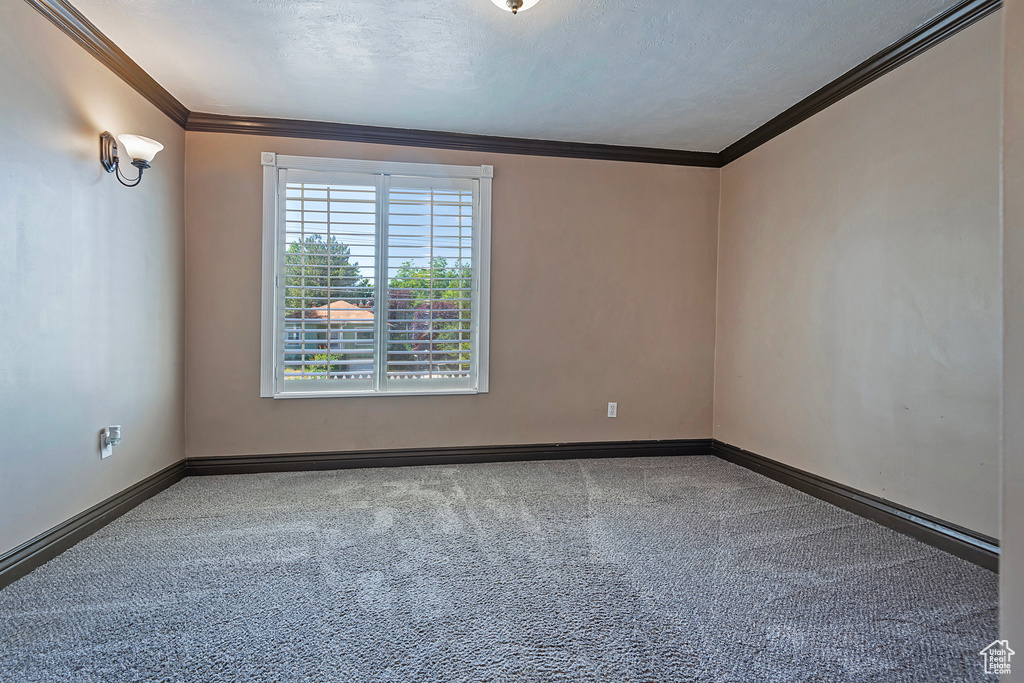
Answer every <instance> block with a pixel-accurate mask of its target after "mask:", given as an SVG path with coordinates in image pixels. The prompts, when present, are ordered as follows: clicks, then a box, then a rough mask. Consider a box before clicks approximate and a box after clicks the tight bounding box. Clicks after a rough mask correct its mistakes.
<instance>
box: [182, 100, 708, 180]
mask: <svg viewBox="0 0 1024 683" xmlns="http://www.w3.org/2000/svg"><path fill="white" fill-rule="evenodd" d="M185 129H186V130H190V131H198V132H205V133H239V134H242V135H274V136H279V137H289V138H313V139H317V140H344V141H346V142H365V143H374V144H380V145H401V146H404V147H433V148H437V149H455V150H463V151H469V152H491V153H497V154H528V155H531V156H546V157H566V158H572V159H602V160H606V161H635V162H640V163H646V164H669V165H674V166H703V167H707V168H718V167H719V165H720V164H719V155H718V153H717V152H690V151H683V150H674V149H659V148H655V147H627V146H623V145H602V144H596V143H590V142H562V141H557V140H533V139H530V138H509V137H500V136H497V135H473V134H470V133H447V132H443V131H434V130H416V129H412V128H387V127H384V126H362V125H355V124H350V123H330V122H327V121H303V120H298V119H275V118H263V117H257V116H227V115H224V114H204V113H200V112H191V113H190V114H189V116H188V123H187V124H186V126H185Z"/></svg>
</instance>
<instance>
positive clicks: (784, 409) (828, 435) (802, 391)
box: [714, 14, 1001, 536]
mask: <svg viewBox="0 0 1024 683" xmlns="http://www.w3.org/2000/svg"><path fill="white" fill-rule="evenodd" d="M1000 25H1001V16H1000V15H999V14H996V15H994V16H992V17H989V18H987V19H985V20H983V21H982V22H980V23H978V24H976V25H975V26H973V27H971V28H969V29H967V30H965V31H963V32H961V33H959V34H958V35H956V36H954V37H952V38H951V39H949V40H947V41H946V42H944V43H942V44H941V45H939V46H937V47H935V48H933V49H932V50H930V51H928V52H927V53H925V54H924V55H922V56H921V57H918V58H917V59H914V60H913V61H912V62H910V63H908V64H906V65H904V66H902V67H900V68H899V69H897V70H896V71H894V72H892V73H890V74H888V75H886V76H884V77H883V78H881V79H879V80H877V81H875V82H874V83H872V84H871V85H869V86H867V87H865V88H864V89H862V90H860V91H858V92H856V93H854V94H853V95H851V96H850V97H848V98H846V99H844V100H842V101H841V102H839V103H838V104H836V105H834V106H832V107H830V108H828V109H826V110H825V111H824V112H822V113H820V114H818V115H816V116H814V117H812V118H811V119H809V120H807V121H806V122H804V123H802V124H800V125H799V126H797V127H796V128H794V129H792V130H790V131H788V132H787V133H785V134H783V135H781V136H780V137H778V138H775V139H774V140H772V141H771V142H769V143H768V144H766V145H764V146H762V147H760V148H759V149H757V150H755V151H754V152H752V153H750V154H748V155H746V156H745V157H743V158H742V159H739V160H738V161H736V162H734V163H732V164H730V165H729V166H727V167H726V168H725V169H723V171H722V216H721V233H720V253H719V273H718V282H719V290H718V318H717V325H718V335H717V336H718V347H717V361H716V367H715V378H716V381H715V428H714V435H715V437H716V438H718V439H720V440H722V441H725V442H726V443H730V444H733V445H735V446H738V447H740V448H744V449H748V450H751V451H754V452H756V453H759V454H761V455H764V456H767V457H769V458H773V459H775V460H778V461H781V462H784V463H787V464H789V465H793V466H795V467H798V468H800V469H803V470H807V471H810V472H813V473H815V474H818V475H821V476H824V477H826V478H829V479H833V480H836V481H839V482H842V483H844V484H847V485H849V486H853V487H855V488H858V489H861V490H864V491H867V492H869V493H872V494H875V495H878V496H882V497H884V498H887V499H890V500H893V501H896V502H899V503H902V504H904V505H908V506H910V507H912V508H915V509H918V510H921V511H924V512H926V513H930V514H933V515H936V516H938V517H940V518H942V519H945V520H948V521H951V522H954V523H957V524H961V525H963V526H966V527H968V528H970V529H973V530H976V531H978V532H981V533H984V534H989V535H992V536H998V532H999V510H998V502H997V501H998V494H999V455H998V454H999V377H1000V358H999V354H1000V272H999V271H1000V232H999V163H998V162H999V119H1000V117H999V102H1000V87H1001V86H1000V71H1001V69H1000V51H999V43H1000Z"/></svg>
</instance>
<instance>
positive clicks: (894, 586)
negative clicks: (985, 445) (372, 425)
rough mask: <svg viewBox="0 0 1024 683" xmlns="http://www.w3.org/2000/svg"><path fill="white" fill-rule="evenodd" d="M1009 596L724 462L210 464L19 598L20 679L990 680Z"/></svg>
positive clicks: (62, 561) (9, 655) (11, 627)
mask: <svg viewBox="0 0 1024 683" xmlns="http://www.w3.org/2000/svg"><path fill="white" fill-rule="evenodd" d="M997 584H998V581H997V576H996V575H995V574H993V573H991V572H989V571H987V570H984V569H981V568H979V567H976V566H974V565H972V564H969V563H967V562H964V561H962V560H960V559H958V558H956V557H953V556H951V555H948V554H946V553H943V552H941V551H938V550H936V549H934V548H932V547H930V546H927V545H924V544H922V543H919V542H917V541H915V540H913V539H910V538H908V537H905V536H902V535H900V534H898V533H896V532H893V531H890V530H889V529H886V528H883V527H881V526H878V525H877V524H875V523H873V522H869V521H866V520H864V519H862V518H860V517H857V516H855V515H853V514H850V513H848V512H845V511H843V510H840V509H839V508H836V507H833V506H831V505H829V504H827V503H824V502H821V501H819V500H817V499H815V498H812V497H810V496H808V495H806V494H803V493H801V492H799V491H796V490H794V489H791V488H789V487H787V486H784V485H782V484H779V483H777V482H774V481H772V480H769V479H767V478H765V477H762V476H760V475H758V474H755V473H753V472H750V471H748V470H745V469H742V468H740V467H737V466H735V465H732V464H730V463H727V462H724V461H722V460H719V459H717V458H714V457H678V458H636V459H608V460H566V461H547V462H526V463H491V464H482V465H444V466H433V467H408V468H380V469H359V470H341V471H331V472H301V473H280V474H254V475H233V476H216V477H189V478H186V479H185V480H183V481H181V482H179V483H177V484H175V485H174V486H173V487H171V488H169V489H167V490H166V491H164V492H162V493H160V494H159V495H157V496H155V497H154V498H151V499H150V500H148V501H146V502H145V503H143V504H142V505H140V506H138V507H136V508H135V509H133V510H132V511H130V512H129V513H127V514H125V515H124V516H122V517H120V518H119V519H117V520H115V521H114V522H112V523H111V524H109V525H108V526H106V527H104V528H103V529H101V530H100V531H98V532H97V533H96V534H94V535H93V536H91V537H89V538H87V539H85V540H84V541H82V542H81V543H79V544H78V545H76V546H75V547H73V548H72V549H70V550H68V551H67V552H65V553H64V554H62V555H60V556H59V557H57V558H56V559H54V560H52V561H50V562H49V563H47V564H46V565H44V566H42V567H40V568H38V569H36V570H35V571H33V572H32V573H30V574H29V575H27V576H25V577H24V578H22V579H20V580H18V581H16V582H15V583H13V584H11V585H10V586H8V587H7V588H5V589H4V590H2V591H0V681H18V682H19V683H20V682H28V681H48V682H49V681H76V682H78V681H83V682H89V681H102V682H104V683H111V682H116V681H189V682H193V681H268V682H269V681H274V682H277V681H289V682H291V681H402V682H406V681H616V682H618V681H737V682H739V681H742V682H744V683H746V682H749V681H886V682H888V683H891V682H893V681H914V682H915V683H919V682H921V681H972V680H978V681H982V680H986V678H987V677H986V676H985V675H984V673H983V669H982V661H981V657H980V656H979V655H978V652H979V651H980V650H981V649H982V648H984V647H985V646H986V645H988V644H989V643H990V642H991V641H993V640H995V638H996V634H997V630H998V626H997V622H998V617H997V603H998V589H997ZM988 678H990V677H988Z"/></svg>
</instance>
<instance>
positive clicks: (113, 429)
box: [100, 425, 121, 459]
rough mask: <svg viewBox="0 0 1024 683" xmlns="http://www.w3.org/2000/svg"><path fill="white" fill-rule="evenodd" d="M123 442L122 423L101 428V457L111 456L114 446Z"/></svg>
mask: <svg viewBox="0 0 1024 683" xmlns="http://www.w3.org/2000/svg"><path fill="white" fill-rule="evenodd" d="M120 443H121V425H110V426H109V427H107V428H106V429H101V430H100V458H101V459H102V458H109V457H110V456H111V455H113V453H114V446H117V445H118V444H120Z"/></svg>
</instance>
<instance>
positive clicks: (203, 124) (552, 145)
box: [26, 0, 1003, 168]
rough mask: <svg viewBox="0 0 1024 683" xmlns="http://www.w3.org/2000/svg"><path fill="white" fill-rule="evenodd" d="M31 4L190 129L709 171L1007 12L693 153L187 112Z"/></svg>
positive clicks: (91, 40) (67, 22)
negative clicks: (717, 148)
mask: <svg viewBox="0 0 1024 683" xmlns="http://www.w3.org/2000/svg"><path fill="white" fill-rule="evenodd" d="M26 2H28V4H30V5H31V6H32V7H35V8H36V9H37V10H39V12H40V13H42V15H43V16H45V17H46V18H47V19H49V20H50V21H51V22H53V23H54V24H56V25H57V27H58V28H60V29H61V30H62V31H64V32H65V33H66V34H68V35H69V36H71V38H72V39H74V40H75V42H77V43H78V44H79V45H81V46H82V47H83V48H85V49H86V50H87V51H88V52H89V53H91V54H92V55H93V56H94V57H96V59H98V60H99V61H100V62H102V63H103V64H104V65H106V66H107V68H109V69H110V70H111V71H113V72H114V73H115V74H117V75H118V76H119V77H121V79H123V80H124V81H125V83H127V84H128V85H130V86H132V87H133V88H135V90H137V91H138V92H139V94H141V95H142V96H143V97H145V98H146V99H147V100H149V101H150V102H152V103H153V104H154V105H155V106H156V107H157V108H158V109H159V110H160V111H162V112H163V113H165V114H166V115H167V116H169V117H170V118H171V120H172V121H174V122H175V123H177V124H178V125H179V126H181V127H183V128H184V129H185V130H192V131H205V132H214V133H242V134H247V135H275V136H282V137H296V138H313V139H319V140H346V141H350V142H369V143H379V144H385V145H403V146H408V147H434V148H441V149H459V150H469V151H476V152H496V153H502V154H529V155H534V156H553V157H569V158H575V159H604V160H608V161H636V162H642V163H649V164H669V165H674V166H704V167H710V168H721V167H722V166H725V165H726V164H728V163H730V162H732V161H735V160H736V159H739V158H740V157H741V156H743V155H744V154H746V153H747V152H749V151H751V150H753V149H756V148H757V147H760V146H761V145H763V144H764V143H766V142H768V141H769V140H771V139H772V138H774V137H775V136H777V135H780V134H782V133H784V132H785V131H787V130H789V129H790V128H792V127H793V126H795V125H797V124H798V123H800V122H801V121H804V120H806V119H808V118H810V117H811V116H813V115H814V114H817V113H818V112H820V111H821V110H823V109H825V108H826V107H829V106H831V105H833V104H835V103H836V102H838V101H839V100H841V99H843V98H844V97H846V96H847V95H849V94H851V93H853V92H855V91H857V90H859V89H861V88H863V87H864V86H865V85H867V84H868V83H870V82H872V81H873V80H875V79H876V78H879V77H880V76H883V75H885V74H887V73H888V72H890V71H892V70H893V69H895V68H896V67H898V66H900V65H901V64H904V63H906V62H908V61H910V60H911V59H913V58H914V57H916V56H918V55H919V54H921V53H923V52H924V51H925V50H927V49H928V48H930V47H933V46H934V45H937V44H939V43H941V42H942V41H943V40H945V39H946V38H949V37H950V36H952V35H954V34H956V33H958V32H959V31H962V30H963V29H965V28H967V27H968V26H970V25H971V24H973V23H975V22H976V21H978V20H980V19H983V18H984V17H986V16H988V15H989V14H991V13H992V12H995V11H996V10H997V9H999V8H1000V7H1002V5H1003V2H1002V0H963V1H962V2H960V3H958V4H957V5H956V6H954V7H952V8H951V9H949V10H947V11H946V12H943V13H942V14H940V15H939V16H937V17H935V18H934V19H932V20H931V21H929V22H928V23H926V24H924V25H923V26H921V27H920V28H918V29H917V30H916V31H914V32H913V33H911V34H910V35H908V36H905V37H903V38H901V39H900V40H898V41H896V42H895V43H893V44H892V45H890V46H889V47H887V48H885V49H884V50H882V51H880V52H878V53H877V54H875V55H874V56H872V57H870V58H868V59H867V60H865V61H864V62H862V63H861V64H859V65H857V66H856V67H854V68H853V69H851V70H849V71H847V72H846V73H845V74H843V75H842V76H840V77H839V78H837V79H835V80H834V81H832V82H831V83H829V84H828V85H826V86H825V87H823V88H821V89H820V90H818V91H817V92H815V93H813V94H812V95H810V96H809V97H807V98H805V99H803V100H802V101H800V102H797V103H796V104H794V105H793V106H792V107H790V108H789V109H787V110H786V111H784V112H782V113H781V114H779V115H778V116H776V117H775V118H774V119H772V120H771V121H768V122H767V123H765V124H764V125H762V126H761V127H759V128H757V129H756V130H754V131H752V132H750V133H748V134H747V135H745V136H743V137H742V138H740V139H739V140H737V141H736V142H734V143H732V144H731V145H729V146H728V147H726V148H725V149H724V150H722V151H721V152H688V151H684V150H674V149H658V148H653V147H626V146H621V145H600V144H593V143H585V142H559V141H554V140H530V139H524V138H506V137H498V136H494V135H471V134H467V133H447V132H441V131H431V130H413V129H408V128H385V127H382V126H359V125H353V124H348V123H328V122H323V121H302V120H297V119H273V118H262V117H256V116H226V115H223V114H204V113H202V112H194V111H189V110H188V108H187V107H185V105H183V104H182V103H181V102H179V101H178V100H177V99H176V98H175V97H174V96H173V95H171V93H169V92H167V90H165V89H164V87H163V86H161V85H160V84H159V83H157V82H156V81H155V80H154V79H153V78H152V77H151V76H150V75H149V74H147V73H146V72H145V71H143V70H142V67H140V66H139V65H138V64H136V63H135V62H134V61H132V59H131V58H130V57H129V56H128V55H126V54H125V53H124V51H122V50H121V48H119V47H118V46H117V45H115V44H114V43H113V42H111V40H110V39H109V38H107V37H106V36H105V35H103V33H102V32H101V31H100V30H99V29H98V28H96V27H95V26H94V25H93V24H92V23H91V22H90V21H89V20H88V19H86V18H85V17H84V16H82V14H81V12H79V11H78V10H77V9H75V8H74V7H73V6H72V5H71V4H70V3H68V2H66V0H26Z"/></svg>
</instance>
